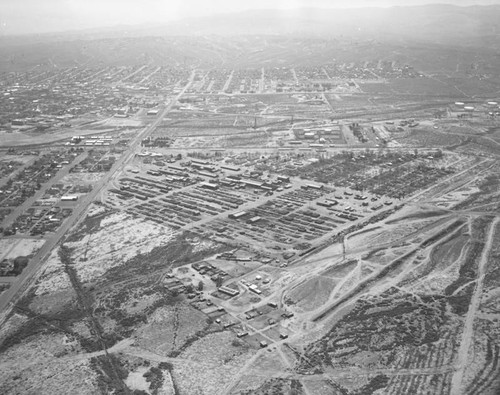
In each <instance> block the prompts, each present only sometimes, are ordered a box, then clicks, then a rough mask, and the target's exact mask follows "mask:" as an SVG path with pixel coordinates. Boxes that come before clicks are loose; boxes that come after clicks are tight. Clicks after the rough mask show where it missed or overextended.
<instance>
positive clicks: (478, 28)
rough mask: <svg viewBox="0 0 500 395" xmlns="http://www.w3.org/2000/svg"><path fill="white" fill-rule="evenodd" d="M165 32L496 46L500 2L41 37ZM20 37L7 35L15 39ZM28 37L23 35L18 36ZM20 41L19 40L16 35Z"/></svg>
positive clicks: (218, 18) (240, 16)
mask: <svg viewBox="0 0 500 395" xmlns="http://www.w3.org/2000/svg"><path fill="white" fill-rule="evenodd" d="M164 35H182V36H186V35H187V36H190V35H195V36H199V35H223V36H226V35H299V36H301V37H303V38H304V37H308V36H314V37H318V36H321V37H322V38H335V37H344V38H358V39H378V40H384V41H387V40H389V41H394V40H396V41H407V40H416V41H418V42H426V41H427V42H433V43H438V44H454V45H457V44H465V45H483V44H492V45H495V43H496V41H500V40H499V38H500V37H499V36H500V5H491V6H468V7H459V6H453V5H423V6H398V7H390V8H352V9H318V8H309V9H299V10H252V11H244V12H239V13H233V14H220V15H215V16H209V17H198V18H188V19H183V20H181V21H178V22H170V23H168V24H165V25H135V26H116V27H111V28H106V29H93V30H84V31H73V32H67V33H53V34H42V35H37V39H38V40H40V39H42V40H43V39H45V40H49V41H53V40H58V39H61V38H63V37H64V38H65V39H68V38H70V39H71V38H75V39H93V38H104V37H124V36H132V37H141V36H164ZM11 39H14V37H3V38H1V39H0V41H6V40H7V41H9V40H11ZM17 39H18V40H19V39H20V40H21V41H23V38H20V37H18V38H17ZM14 40H15V39H14Z"/></svg>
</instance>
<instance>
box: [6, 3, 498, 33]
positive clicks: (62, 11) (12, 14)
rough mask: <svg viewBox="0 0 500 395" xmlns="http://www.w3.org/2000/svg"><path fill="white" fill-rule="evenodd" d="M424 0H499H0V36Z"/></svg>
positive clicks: (387, 4) (400, 4)
mask: <svg viewBox="0 0 500 395" xmlns="http://www.w3.org/2000/svg"><path fill="white" fill-rule="evenodd" d="M429 3H440V4H443V3H448V4H455V5H476V4H477V5H480V4H500V0H0V34H2V35H5V34H23V33H43V32H52V31H65V30H76V29H86V28H95V27H105V26H114V25H118V24H126V25H132V24H140V23H147V22H155V23H157V22H168V21H172V20H176V19H180V18H183V17H189V16H203V15H210V14H214V13H226V12H234V11H243V10H247V9H259V8H260V9H262V8H287V9H289V8H301V7H328V8H334V7H343V8H346V7H365V6H372V7H389V6H394V5H397V6H403V5H420V4H429Z"/></svg>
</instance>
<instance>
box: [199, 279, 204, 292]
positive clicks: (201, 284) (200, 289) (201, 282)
mask: <svg viewBox="0 0 500 395" xmlns="http://www.w3.org/2000/svg"><path fill="white" fill-rule="evenodd" d="M198 291H200V292H201V291H203V281H200V282H199V283H198Z"/></svg>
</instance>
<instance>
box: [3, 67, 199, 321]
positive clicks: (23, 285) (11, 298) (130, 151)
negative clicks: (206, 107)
mask: <svg viewBox="0 0 500 395" xmlns="http://www.w3.org/2000/svg"><path fill="white" fill-rule="evenodd" d="M193 79H194V72H193V73H191V77H190V78H189V81H188V83H187V84H186V86H185V87H184V89H182V91H181V92H179V94H178V95H177V96H176V97H175V98H174V99H173V100H171V102H170V103H169V104H168V105H166V106H165V107H164V109H163V110H162V111H161V112H160V113H159V114H158V116H157V118H156V119H155V120H154V121H153V123H151V124H150V125H149V126H147V127H146V128H144V129H143V130H142V131H141V132H140V133H138V134H137V136H136V137H135V138H134V139H133V140H132V142H131V144H130V145H129V147H128V148H127V150H126V151H125V152H124V153H123V154H122V156H121V157H120V158H119V159H118V160H117V161H116V162H115V164H114V165H113V167H112V168H111V170H110V171H109V172H108V173H106V175H105V176H104V177H103V178H102V179H101V180H100V181H98V182H97V184H96V185H95V186H94V189H93V190H92V191H91V192H90V193H88V194H87V195H85V196H83V197H82V198H81V199H80V201H79V203H78V205H77V206H76V207H75V208H74V209H73V214H72V215H71V216H70V217H69V218H67V219H66V220H65V221H64V223H63V224H62V226H61V227H60V228H59V229H58V230H57V232H56V233H54V234H53V235H52V236H51V237H50V238H49V239H47V241H46V243H45V244H44V245H43V246H42V248H41V249H40V250H38V252H37V253H36V254H35V256H34V257H33V258H32V259H31V261H30V263H29V265H28V267H27V268H26V269H24V271H23V273H22V274H21V275H20V276H18V278H17V281H16V282H15V283H12V284H11V287H10V288H9V289H8V290H7V291H5V292H3V293H2V294H1V295H0V326H1V325H2V324H3V321H4V320H5V317H6V315H7V314H6V312H7V311H8V309H9V308H11V307H12V305H13V304H14V303H16V302H17V301H18V300H19V298H20V297H21V296H22V295H23V293H24V292H25V291H26V290H27V289H28V288H29V287H30V286H31V285H32V284H34V282H35V281H36V279H37V278H38V277H39V276H40V274H41V273H42V271H41V270H40V269H41V267H42V265H43V263H44V262H45V260H46V258H47V257H48V256H49V254H50V252H51V251H52V249H53V248H54V247H55V246H56V245H57V244H58V243H59V242H60V241H61V240H62V239H63V238H64V236H65V235H66V234H67V232H68V231H69V230H70V229H71V228H72V227H73V226H75V225H77V224H78V223H79V222H80V221H81V220H82V219H83V218H84V214H85V212H86V210H87V208H88V206H89V205H90V204H91V203H92V202H93V201H94V200H95V199H96V197H97V196H98V194H99V193H101V191H102V190H103V188H104V187H106V186H107V185H108V183H109V182H110V180H111V179H112V178H113V176H114V175H115V174H117V173H119V172H120V171H121V170H122V169H123V167H124V165H125V164H127V163H128V162H129V161H130V160H131V159H133V158H134V156H135V153H136V151H137V149H138V148H140V144H141V141H142V139H144V138H145V137H147V136H148V135H150V134H151V133H152V132H153V131H154V129H155V128H156V127H157V126H158V125H159V124H160V123H161V122H162V120H163V118H164V117H165V115H166V114H167V113H168V112H169V111H170V110H171V109H172V107H173V105H174V104H175V103H176V102H177V100H178V99H180V98H181V96H182V95H183V94H184V92H185V91H186V89H187V88H188V87H189V86H190V85H191V83H192V82H193Z"/></svg>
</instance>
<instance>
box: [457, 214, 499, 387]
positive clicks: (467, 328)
mask: <svg viewBox="0 0 500 395" xmlns="http://www.w3.org/2000/svg"><path fill="white" fill-rule="evenodd" d="M499 222H500V218H499V217H496V218H495V219H494V221H493V222H492V223H491V225H490V227H489V229H488V238H487V240H486V244H485V246H484V249H483V253H482V255H481V260H480V261H479V268H478V273H477V281H476V288H475V289H474V293H473V295H472V299H471V301H470V305H469V310H468V311H467V316H466V318H465V324H464V330H463V332H462V339H461V341H460V348H459V349H458V354H457V364H456V368H457V369H456V370H455V373H454V374H453V377H452V379H451V391H450V394H453V395H459V394H461V393H462V390H463V388H464V386H463V385H462V380H463V378H464V374H465V368H466V367H467V356H468V353H469V349H470V347H471V344H472V341H473V337H474V318H475V317H476V314H477V310H478V307H479V302H480V301H481V295H482V293H483V280H484V274H485V267H486V264H487V262H488V256H489V254H490V250H491V246H492V244H493V237H494V235H495V229H496V227H497V225H498V223H499Z"/></svg>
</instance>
